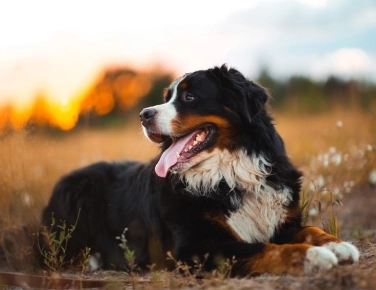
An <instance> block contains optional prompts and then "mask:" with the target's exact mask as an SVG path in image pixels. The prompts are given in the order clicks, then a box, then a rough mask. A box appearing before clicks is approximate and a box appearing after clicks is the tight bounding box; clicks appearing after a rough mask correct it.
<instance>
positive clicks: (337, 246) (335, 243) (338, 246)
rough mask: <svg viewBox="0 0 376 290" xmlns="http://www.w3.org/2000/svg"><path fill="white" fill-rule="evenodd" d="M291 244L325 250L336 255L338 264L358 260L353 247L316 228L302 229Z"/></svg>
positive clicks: (355, 249) (357, 252)
mask: <svg viewBox="0 0 376 290" xmlns="http://www.w3.org/2000/svg"><path fill="white" fill-rule="evenodd" d="M291 242H292V243H305V244H310V245H314V246H322V247H324V248H327V249H329V250H330V251H332V252H333V253H334V254H335V255H336V257H337V259H338V262H339V263H353V262H357V261H358V260H359V251H358V249H357V248H356V247H355V246H354V245H352V244H350V243H348V242H344V241H342V240H340V239H339V238H336V237H334V236H332V235H329V234H327V233H326V232H324V231H323V230H321V229H319V228H317V227H304V228H302V229H301V230H300V231H299V232H298V233H297V234H296V235H295V236H294V237H293V240H292V241H291Z"/></svg>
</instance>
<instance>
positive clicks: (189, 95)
mask: <svg viewBox="0 0 376 290" xmlns="http://www.w3.org/2000/svg"><path fill="white" fill-rule="evenodd" d="M183 100H184V101H185V102H192V101H194V100H196V97H195V96H193V95H191V94H186V95H185V96H184V97H183Z"/></svg>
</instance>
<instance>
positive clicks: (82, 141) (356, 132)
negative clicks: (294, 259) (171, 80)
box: [0, 110, 376, 289]
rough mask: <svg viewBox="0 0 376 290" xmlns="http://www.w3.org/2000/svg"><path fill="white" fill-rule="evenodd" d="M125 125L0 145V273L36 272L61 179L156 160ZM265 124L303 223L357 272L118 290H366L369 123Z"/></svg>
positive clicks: (168, 279) (159, 278)
mask: <svg viewBox="0 0 376 290" xmlns="http://www.w3.org/2000/svg"><path fill="white" fill-rule="evenodd" d="M134 119H135V121H134V122H132V123H129V124H127V125H126V126H124V127H122V128H112V129H79V130H75V131H73V132H69V133H54V134H46V133H31V132H25V131H21V132H14V133H9V134H7V135H4V136H0V164H1V166H0V271H13V272H27V273H30V272H32V273H36V272H38V269H37V268H36V267H35V263H34V261H33V257H32V255H31V254H30V253H31V244H32V240H33V237H34V236H33V233H35V232H36V230H37V227H38V222H39V218H40V214H41V210H42V208H43V207H44V206H45V204H46V203H47V201H48V198H49V195H50V193H51V190H52V187H53V185H54V184H55V182H56V181H57V180H58V179H59V177H60V176H61V175H63V174H65V173H67V172H69V171H71V170H72V169H75V168H77V167H82V166H85V165H88V164H90V163H93V162H96V161H99V160H121V159H137V160H143V161H145V160H148V159H149V158H150V157H152V156H154V155H155V154H156V153H157V152H158V148H157V146H156V145H154V144H151V143H150V142H149V141H148V140H146V139H145V137H143V135H142V131H141V128H140V125H139V123H138V120H137V117H135V118H134ZM275 119H276V121H275V123H276V127H277V129H278V131H279V132H280V134H281V135H282V137H283V138H284V140H285V143H286V147H287V151H288V153H289V155H290V157H291V159H292V160H293V161H294V163H295V164H296V165H298V166H299V167H300V168H301V169H302V170H303V172H304V173H305V177H304V181H303V192H302V195H303V203H304V204H305V208H304V215H305V220H306V222H307V223H308V224H316V225H319V226H320V227H324V228H325V229H326V230H327V231H329V232H331V233H333V234H337V235H339V236H341V237H343V238H345V239H349V240H352V241H354V242H355V243H357V244H358V245H359V248H360V249H361V252H362V254H361V261H360V263H358V264H356V265H347V266H341V267H338V268H337V269H335V270H333V271H331V272H330V273H325V274H324V275H323V274H321V275H317V276H310V277H306V276H303V277H291V276H282V277H275V276H268V275H263V276H261V277H257V278H252V279H243V280H237V279H225V277H224V276H223V275H220V274H218V273H217V274H216V275H214V276H213V277H212V278H210V279H203V280H196V279H194V278H193V277H176V275H175V274H174V273H152V274H149V275H147V276H143V277H136V276H133V278H132V279H131V281H133V284H132V283H130V284H129V285H128V286H127V287H129V288H132V287H136V288H141V289H155V288H159V289H163V288H200V289H214V288H216V289H246V288H251V287H252V289H303V288H304V289H317V288H321V289H328V288H331V289H376V282H375V280H376V274H375V272H376V247H375V245H374V244H373V243H374V242H375V239H376V238H375V233H376V232H375V229H376V211H375V208H376V189H375V187H376V184H372V183H373V182H374V183H376V180H375V179H376V176H375V175H376V116H374V115H371V114H365V113H363V112H359V111H342V110H336V111H335V112H331V113H326V114H321V115H304V116H295V115H288V114H286V113H279V112H276V113H275ZM372 178H373V179H372ZM61 275H72V274H64V273H63V274H61ZM119 275H122V276H121V277H122V278H124V277H128V278H127V279H130V278H129V276H126V275H125V274H119V273H117V274H116V273H109V272H97V273H84V274H83V276H84V277H85V278H97V279H108V280H111V279H112V280H111V281H112V282H113V281H116V280H117V279H119V278H118V277H119ZM112 282H111V283H112ZM111 283H110V284H109V285H111ZM1 287H2V286H1V281H0V289H3V288H1ZM123 287H125V286H123ZM127 287H125V288H127ZM115 288H116V287H115Z"/></svg>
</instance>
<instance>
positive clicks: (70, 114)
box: [0, 70, 152, 133]
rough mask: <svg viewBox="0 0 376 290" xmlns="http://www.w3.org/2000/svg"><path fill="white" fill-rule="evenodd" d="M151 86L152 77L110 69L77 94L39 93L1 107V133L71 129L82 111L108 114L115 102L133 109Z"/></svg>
mask: <svg viewBox="0 0 376 290" xmlns="http://www.w3.org/2000/svg"><path fill="white" fill-rule="evenodd" d="M151 86H152V80H151V76H150V75H148V74H147V73H135V72H133V71H129V70H110V71H107V72H106V73H105V74H104V75H103V76H102V77H100V78H99V79H98V80H97V81H96V82H95V83H94V85H91V86H89V87H88V88H86V90H84V92H82V93H81V94H78V95H77V96H73V97H72V98H63V99H61V100H60V101H56V100H54V99H53V98H51V97H49V96H44V95H39V96H37V97H36V98H35V100H34V102H33V103H32V104H30V105H24V106H15V105H11V104H7V105H4V106H2V107H0V116H1V117H0V133H2V132H5V131H7V130H21V129H23V128H25V127H26V126H28V125H36V126H41V127H46V126H48V127H56V128H59V129H61V130H65V131H67V130H70V129H72V128H73V127H74V126H75V125H76V123H77V121H78V119H79V117H80V116H81V115H83V114H87V113H94V114H95V115H105V114H108V113H109V112H111V111H112V110H113V109H114V107H115V105H117V107H119V109H120V110H122V111H126V110H129V109H130V108H132V107H133V106H134V105H135V104H136V103H137V102H138V101H139V99H140V98H141V97H143V96H145V95H146V94H147V93H148V92H149V91H150V88H151Z"/></svg>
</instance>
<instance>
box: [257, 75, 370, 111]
mask: <svg viewBox="0 0 376 290" xmlns="http://www.w3.org/2000/svg"><path fill="white" fill-rule="evenodd" d="M257 82H258V83H259V84H260V85H262V86H263V87H265V88H267V89H268V90H269V92H270V95H271V96H272V98H271V101H270V103H271V105H272V107H273V108H274V109H276V110H283V111H288V112H289V113H320V112H326V111H330V110H332V109H334V108H338V107H341V108H344V109H357V110H364V111H368V112H372V113H376V85H375V84H374V83H371V82H367V81H360V80H353V79H352V80H343V79H340V78H338V77H335V76H330V77H328V78H327V79H326V80H324V81H316V80H313V79H311V78H308V77H304V76H291V77H290V78H288V79H287V80H278V79H276V78H273V76H271V75H270V73H269V72H268V71H267V69H263V70H262V71H261V73H260V75H259V77H258V78H257Z"/></svg>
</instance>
